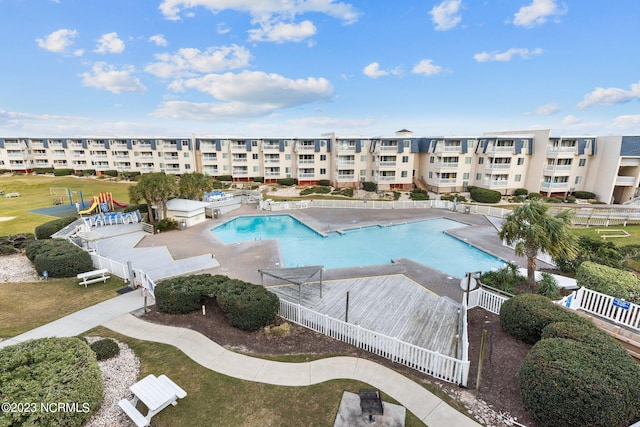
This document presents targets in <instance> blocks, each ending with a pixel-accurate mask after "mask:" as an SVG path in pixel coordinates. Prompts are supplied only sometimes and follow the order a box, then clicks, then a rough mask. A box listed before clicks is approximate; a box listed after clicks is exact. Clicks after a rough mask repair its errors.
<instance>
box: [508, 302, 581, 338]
mask: <svg viewBox="0 0 640 427" xmlns="http://www.w3.org/2000/svg"><path fill="white" fill-rule="evenodd" d="M564 321H567V322H583V323H587V322H588V321H587V320H584V319H582V318H581V317H580V316H578V315H577V314H575V313H572V312H570V311H568V310H566V309H564V308H562V307H560V306H558V305H556V304H554V303H553V302H552V301H551V300H549V299H548V298H546V297H543V296H542V295H536V294H521V295H517V296H515V297H513V298H511V299H509V300H507V301H505V302H504V303H503V304H502V307H501V308H500V326H502V329H503V330H504V331H505V332H506V333H508V334H509V335H511V336H513V337H515V338H517V339H519V340H521V341H524V342H526V343H528V344H535V343H536V342H538V341H539V340H540V336H541V334H542V330H543V329H544V328H545V326H547V325H548V324H550V323H554V322H564Z"/></svg>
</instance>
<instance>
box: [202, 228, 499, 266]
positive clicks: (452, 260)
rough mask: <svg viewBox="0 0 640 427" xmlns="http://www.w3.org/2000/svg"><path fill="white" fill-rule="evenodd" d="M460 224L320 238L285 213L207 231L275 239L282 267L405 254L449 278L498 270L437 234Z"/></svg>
mask: <svg viewBox="0 0 640 427" xmlns="http://www.w3.org/2000/svg"><path fill="white" fill-rule="evenodd" d="M460 227H466V225H465V224H462V223H460V222H457V221H452V220H449V219H445V218H437V219H430V220H425V221H417V222H411V223H406V224H398V225H390V226H385V227H380V226H372V227H365V228H359V229H354V230H347V231H345V232H344V234H341V233H336V232H332V233H329V234H328V235H327V236H326V237H324V236H322V235H321V234H319V233H317V232H315V231H314V230H312V229H311V228H309V227H307V226H306V225H304V224H303V223H301V222H300V221H298V220H296V219H295V218H293V217H292V216H290V215H268V216H245V217H238V218H235V219H233V220H231V221H229V222H227V223H225V224H222V225H220V226H218V227H216V228H214V229H212V230H211V231H212V232H213V233H214V234H215V235H216V236H217V237H218V238H219V239H221V240H222V241H223V242H224V243H227V244H228V243H235V242H241V241H247V240H265V239H277V240H278V243H279V246H280V252H281V254H282V261H283V263H284V267H301V266H305V265H324V267H325V268H327V269H332V268H341V267H357V266H367V265H376V264H389V263H391V262H392V261H391V260H392V259H393V258H408V259H411V260H413V261H416V262H419V263H421V264H424V265H426V266H429V267H431V268H434V269H436V270H439V271H442V272H444V273H447V274H450V275H452V276H455V277H464V275H465V272H468V271H489V270H491V269H492V268H501V267H502V266H503V264H504V261H503V260H501V259H499V258H496V257H494V256H492V255H489V254H487V253H486V252H483V251H481V250H478V249H476V248H474V247H472V246H470V245H468V244H466V243H464V242H461V241H460V240H458V239H455V238H453V237H451V236H448V235H447V234H445V233H443V231H444V230H451V229H454V228H460Z"/></svg>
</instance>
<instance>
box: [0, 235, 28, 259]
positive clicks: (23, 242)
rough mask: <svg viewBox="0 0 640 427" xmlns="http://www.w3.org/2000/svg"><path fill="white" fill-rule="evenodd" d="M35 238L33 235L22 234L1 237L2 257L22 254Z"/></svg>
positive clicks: (0, 249)
mask: <svg viewBox="0 0 640 427" xmlns="http://www.w3.org/2000/svg"><path fill="white" fill-rule="evenodd" d="M34 238H35V236H34V235H33V234H31V233H20V234H14V235H12V236H3V237H0V255H14V254H17V253H20V251H22V249H24V248H25V247H26V246H27V244H28V243H29V242H32V241H33V240H34Z"/></svg>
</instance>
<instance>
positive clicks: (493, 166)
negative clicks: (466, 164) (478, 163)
mask: <svg viewBox="0 0 640 427" xmlns="http://www.w3.org/2000/svg"><path fill="white" fill-rule="evenodd" d="M485 167H486V168H487V169H510V168H511V163H487V164H486V165H485Z"/></svg>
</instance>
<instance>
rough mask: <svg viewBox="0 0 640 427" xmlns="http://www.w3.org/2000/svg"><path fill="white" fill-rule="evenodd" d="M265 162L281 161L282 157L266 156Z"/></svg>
mask: <svg viewBox="0 0 640 427" xmlns="http://www.w3.org/2000/svg"><path fill="white" fill-rule="evenodd" d="M264 162H265V163H280V157H265V159H264Z"/></svg>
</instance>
